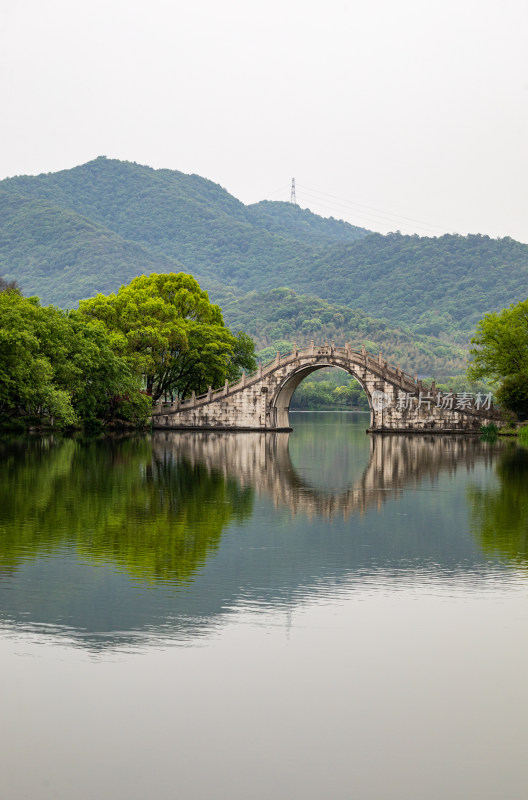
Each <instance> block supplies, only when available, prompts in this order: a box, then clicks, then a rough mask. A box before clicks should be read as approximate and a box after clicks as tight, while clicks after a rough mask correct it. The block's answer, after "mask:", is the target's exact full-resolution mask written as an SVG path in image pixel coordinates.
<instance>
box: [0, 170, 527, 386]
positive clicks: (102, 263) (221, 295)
mask: <svg viewBox="0 0 528 800" xmlns="http://www.w3.org/2000/svg"><path fill="white" fill-rule="evenodd" d="M0 219H1V222H0V274H3V275H4V276H5V277H6V278H7V279H16V280H17V281H18V282H19V283H20V285H21V287H22V290H23V291H24V292H25V293H26V294H33V293H35V294H38V295H39V297H41V298H42V301H43V302H44V303H50V302H52V303H54V304H57V305H59V306H60V307H63V308H71V307H73V306H74V305H76V303H77V301H78V300H79V299H82V298H86V297H90V296H92V295H93V294H95V293H96V292H103V293H106V294H108V293H110V292H115V291H117V289H118V288H119V286H120V285H121V284H123V283H128V282H129V281H130V280H132V278H134V277H135V276H137V275H141V274H149V273H150V272H153V271H154V272H158V273H161V272H175V273H177V272H180V271H185V272H188V273H192V274H193V275H195V276H196V277H197V279H198V281H199V282H200V285H201V286H202V287H203V288H204V289H206V290H207V291H208V292H209V295H210V297H211V299H212V300H213V301H214V302H215V303H218V304H220V305H221V306H222V307H223V308H224V309H225V310H226V315H227V318H228V320H229V324H230V325H231V326H233V325H235V327H242V328H244V329H247V326H246V325H242V324H241V323H239V320H242V318H243V317H244V316H245V317H246V318H247V317H248V314H244V307H247V308H250V307H254V306H255V302H256V301H255V296H254V294H253V292H264V293H269V292H270V290H272V289H276V288H277V287H280V286H288V287H289V288H290V289H293V290H294V291H295V292H297V293H299V294H300V295H302V296H303V302H305V296H306V295H309V296H311V297H313V298H322V299H323V300H324V301H325V303H326V306H325V309H324V310H320V313H319V311H318V310H317V309H315V310H307V312H306V313H305V314H304V315H303V314H302V313H299V314H292V313H290V311H291V309H289V308H288V303H283V302H280V303H279V308H277V307H276V306H275V305H273V304H269V305H268V306H266V304H265V303H261V304H259V308H258V309H255V310H256V311H258V318H259V322H258V325H257V324H255V326H254V331H251V332H252V333H253V335H255V337H256V338H257V340H258V342H259V346H261V347H262V346H265V345H266V344H273V343H276V342H278V341H280V340H282V341H288V342H291V341H292V340H298V342H299V343H301V342H302V341H304V340H305V339H306V338H310V337H311V334H312V332H313V336H314V337H316V338H318V336H321V337H323V338H325V337H328V338H329V339H331V338H335V339H336V340H338V341H340V342H342V341H343V339H346V338H350V339H354V340H358V339H359V332H361V338H364V336H365V332H363V331H358V337H357V338H356V336H355V330H356V328H355V325H356V323H355V321H354V320H353V319H352V320H350V321H345V322H343V321H342V320H341V317H343V316H346V315H344V314H343V310H342V309H343V308H345V307H347V308H349V309H354V312H352V313H353V316H355V317H356V318H358V315H359V312H358V309H361V310H362V311H363V312H364V315H365V316H364V317H362V319H363V322H365V320H367V317H368V316H371V317H372V318H373V320H372V324H371V325H370V332H368V336H367V339H369V340H371V341H372V343H373V344H374V346H375V347H374V349H375V350H377V349H378V347H382V349H383V350H384V351H385V352H387V355H388V356H390V357H391V358H392V355H391V353H392V351H391V350H390V349H389V348H390V346H391V345H390V344H389V342H388V340H389V339H391V337H392V338H393V341H394V346H393V351H394V353H395V355H394V360H400V361H401V362H402V365H404V363H405V366H406V367H407V368H408V369H409V368H410V369H412V370H414V369H415V368H416V369H418V370H420V371H421V370H425V371H428V370H429V369H431V370H436V369H437V368H438V369H440V370H442V371H444V374H445V372H448V373H455V372H456V371H457V370H459V368H460V360H459V355H460V350H459V349H458V348H463V349H464V350H466V349H467V348H468V346H469V339H470V337H471V335H472V333H473V331H474V330H475V328H476V325H477V322H478V320H480V319H481V318H482V317H483V316H484V314H485V313H487V312H490V311H499V310H501V309H502V308H504V307H505V306H507V305H508V304H509V303H512V302H517V301H519V300H520V299H524V298H525V297H526V296H528V246H527V245H525V244H521V243H519V242H516V241H513V240H512V239H509V238H504V239H491V238H489V237H488V236H481V235H471V236H459V235H445V236H440V237H438V238H426V237H419V236H403V235H401V234H400V233H392V234H388V235H386V236H382V235H381V234H375V233H369V232H368V231H366V230H364V229H363V228H359V227H354V226H352V225H349V224H348V223H345V222H342V221H338V220H335V219H323V218H321V217H318V216H317V215H315V214H312V213H311V212H310V211H308V210H303V209H301V208H299V207H298V206H295V205H291V204H290V203H284V202H282V203H280V202H271V201H263V202H261V203H256V204H254V205H250V206H246V205H244V204H243V203H241V202H240V201H239V200H237V199H236V198H235V197H233V196H232V195H230V194H229V193H228V192H227V191H226V190H225V189H223V188H222V187H220V186H219V185H217V184H215V183H213V182H211V181H208V180H206V179H204V178H201V177H199V176H197V175H184V174H183V173H180V172H176V171H172V170H164V169H162V170H154V169H151V168H149V167H144V166H140V165H138V164H134V163H129V162H121V161H117V160H112V159H106V158H104V157H100V158H98V159H95V160H94V161H91V162H89V163H87V164H84V165H82V166H80V167H76V168H74V169H70V170H64V171H62V172H58V173H49V174H43V175H38V176H20V177H15V178H10V179H6V180H4V181H1V182H0ZM263 296H268V297H270V298H271V299H272V300H273V301H274V302H275V301H276V300H280V298H277V296H272V295H269V294H268V295H266V294H265V295H263ZM319 302H320V301H319ZM323 305H324V303H323ZM338 306H339V308H338ZM321 309H322V306H321ZM281 310H282V311H283V312H284V316H283V317H280V312H281ZM331 313H333V315H334V320H333V321H332V320H329V319H323V318H322V317H321V314H322V315H326V316H328V314H331ZM340 315H341V317H340ZM380 319H381V320H385V325H386V327H385V329H384V328H383V327H378V328H377V327H376V326H379V324H380V323H379V320H380ZM310 320H314V322H313V323H311V322H310ZM317 321H320V322H321V327H320V328H318V325H317ZM367 327H368V324H367ZM359 328H361V326H359ZM389 328H392V329H394V330H396V329H398V331H399V333H397V334H395V338H394V337H393V335H392V332H391V333H390V335H389V332H388V331H389ZM378 331H379V333H378ZM384 331H385V333H384ZM411 335H412V337H414V340H415V343H416V348H417V350H418V352H416V350H413V349H412V348H411V347H410V345H409V348H410V349H409V350H408V351H406V349H405V348H406V346H407V345H406V342H407V341H410V338H409V339H407V338H406V337H407V336H409V337H411ZM420 337H423V338H420ZM425 337H433V338H429V339H426V338H425ZM434 340H436V343H435V342H434ZM453 345H455V347H454V348H453ZM438 348H439V349H438ZM415 356H416V357H417V358H418V361H417V362H414V358H415ZM407 359H408V360H407ZM428 359H429V360H428Z"/></svg>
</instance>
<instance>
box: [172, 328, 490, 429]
mask: <svg viewBox="0 0 528 800" xmlns="http://www.w3.org/2000/svg"><path fill="white" fill-rule="evenodd" d="M317 356H334V357H335V356H338V357H340V358H343V360H351V361H353V362H354V363H355V364H357V365H361V366H364V367H365V368H366V369H368V370H369V371H370V372H373V373H374V374H378V375H379V376H380V379H383V380H389V381H390V382H391V383H393V384H395V385H399V386H401V387H402V390H403V391H405V390H406V391H408V392H410V393H412V392H416V391H418V392H420V391H427V392H428V393H430V394H431V395H432V397H433V398H436V397H437V396H438V389H436V388H434V387H422V382H421V380H418V379H417V376H412V375H409V374H408V373H407V372H405V371H404V370H402V369H401V368H400V366H399V365H398V366H396V367H395V366H393V365H391V364H389V363H388V362H387V361H385V359H384V358H383V357H382V355H381V353H378V355H377V356H375V355H373V354H371V353H369V352H367V350H366V349H365V347H362V349H361V351H358V350H352V348H351V347H350V345H349V344H346V345H345V346H344V347H336V346H335V345H334V344H333V343H332V344H331V345H329V344H327V343H326V344H324V345H316V344H315V343H314V342H311V343H310V345H309V346H307V347H299V348H298V347H296V346H294V348H293V350H292V351H291V352H289V353H285V354H284V355H283V354H281V353H279V352H278V353H277V355H276V356H275V358H273V359H271V360H270V361H268V362H266V363H265V364H259V366H258V368H257V369H256V370H255V372H253V373H251V374H250V375H246V374H245V373H242V376H241V378H240V379H239V380H238V381H236V382H235V383H231V384H230V383H228V382H227V381H226V383H225V384H224V386H222V387H221V388H219V389H214V390H213V389H211V388H209V390H208V391H207V392H204V393H203V394H200V395H195V394H194V392H193V394H192V395H191V397H190V398H188V399H186V400H176V401H175V402H174V403H173V404H171V406H172V409H173V410H174V409H175V410H180V409H181V410H183V409H189V408H194V407H196V406H202V405H205V404H207V403H210V402H211V401H212V400H219V399H221V398H222V397H228V396H229V395H231V394H233V393H234V392H237V391H240V390H242V389H244V388H246V387H247V386H250V385H252V384H253V383H255V382H257V381H259V380H261V379H262V378H263V377H265V376H266V375H269V374H270V373H271V372H273V371H274V370H276V369H277V368H278V367H281V366H285V365H287V364H288V363H291V362H292V361H296V360H297V359H299V358H301V359H302V358H306V357H317ZM467 411H468V412H469V413H472V414H477V415H478V416H486V415H489V412H487V411H486V410H485V409H483V408H477V407H475V406H474V404H473V406H472V407H471V408H469V409H467Z"/></svg>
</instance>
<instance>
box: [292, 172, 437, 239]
mask: <svg viewBox="0 0 528 800" xmlns="http://www.w3.org/2000/svg"><path fill="white" fill-rule="evenodd" d="M299 188H300V189H302V191H303V192H307V193H308V194H310V195H312V196H313V197H314V198H315V199H316V200H318V201H320V197H319V196H321V197H323V198H325V199H326V198H330V199H331V200H337V201H338V205H341V206H342V207H345V208H347V209H348V208H350V209H351V210H354V212H355V213H358V212H357V210H356V208H360V209H365V210H366V213H365V211H362V213H361V216H365V217H367V218H372V217H374V218H381V219H385V220H387V221H389V222H390V223H392V222H395V221H396V222H397V220H401V221H402V222H412V223H413V224H415V225H419V226H421V227H425V228H430V229H435V230H437V231H441V232H442V233H445V232H446V228H445V227H442V226H440V225H435V224H434V223H431V222H425V221H424V220H418V219H415V218H413V217H406V216H404V215H402V214H395V213H393V212H390V211H384V210H382V209H379V208H375V207H374V206H367V205H365V204H364V203H358V202H357V201H353V200H345V199H344V198H341V197H337V196H336V195H333V194H330V193H329V192H323V191H321V190H319V189H311V188H310V187H307V186H304V185H302V184H299Z"/></svg>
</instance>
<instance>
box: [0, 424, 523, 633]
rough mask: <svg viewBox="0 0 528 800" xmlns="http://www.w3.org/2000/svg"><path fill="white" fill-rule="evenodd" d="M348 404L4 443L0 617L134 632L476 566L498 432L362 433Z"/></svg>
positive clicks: (26, 623)
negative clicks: (244, 427) (247, 419)
mask: <svg viewBox="0 0 528 800" xmlns="http://www.w3.org/2000/svg"><path fill="white" fill-rule="evenodd" d="M347 416H348V415H342V416H341V415H333V414H328V415H322V416H320V417H319V416H318V417H317V418H316V417H315V415H314V416H310V417H308V415H305V416H304V417H303V421H301V419H300V420H299V422H298V423H297V422H296V425H295V431H294V433H293V434H288V433H266V434H265V433H258V432H252V433H236V434H235V433H233V434H230V433H226V432H223V433H215V432H185V431H178V432H175V431H160V432H156V433H155V434H154V435H153V436H152V437H139V438H124V439H121V440H120V439H110V440H99V441H92V442H79V441H74V440H60V439H56V440H53V439H49V440H33V441H31V442H29V443H27V442H26V443H23V442H21V443H18V444H14V445H13V446H10V445H8V444H6V443H5V442H4V443H0V455H2V458H0V529H1V531H2V536H1V537H0V626H1V627H2V628H4V630H5V629H7V630H10V631H15V632H20V631H24V630H30V631H35V630H36V631H38V633H39V634H45V635H46V636H49V635H57V636H59V637H61V638H63V637H66V638H70V639H72V640H73V641H75V642H77V643H79V644H82V646H86V647H88V648H90V649H104V648H107V647H121V646H134V647H135V646H137V645H141V644H142V643H145V642H149V641H154V642H156V641H158V640H159V639H160V638H173V637H174V638H176V639H177V640H180V639H183V638H185V639H189V638H195V637H197V636H201V635H202V634H204V633H206V632H207V631H208V630H210V629H211V626H213V627H214V626H215V625H218V624H221V620H223V618H224V617H225V615H226V614H229V613H230V612H231V610H236V609H237V608H240V607H241V606H242V607H252V608H255V607H263V608H266V609H274V610H280V609H281V608H282V609H286V608H287V609H291V608H292V607H294V606H295V605H296V604H297V603H303V602H306V601H307V600H308V599H309V598H310V596H316V595H317V596H320V595H321V593H322V594H323V595H324V594H325V593H327V592H330V593H331V592H333V591H337V590H338V589H337V587H339V586H349V585H351V582H354V581H357V582H358V585H361V586H364V585H366V584H369V582H370V584H372V585H376V584H377V583H379V581H380V580H385V579H380V576H383V575H385V576H389V577H387V578H386V580H388V581H390V582H394V581H398V580H401V579H403V580H413V576H415V575H416V574H417V573H419V574H421V575H422V576H424V575H432V576H433V578H434V576H440V579H441V580H445V579H446V576H449V575H451V576H456V575H460V574H461V573H464V574H465V573H466V572H468V571H471V570H477V571H479V570H482V569H484V570H485V569H487V568H488V567H487V563H488V562H489V556H487V555H485V554H483V552H482V549H483V547H484V546H485V542H484V540H481V537H480V536H479V531H480V530H481V529H483V525H484V521H483V520H480V518H479V519H478V520H477V522H478V530H474V531H473V532H472V531H471V530H470V527H469V526H468V520H469V519H470V514H471V510H472V508H473V507H474V506H475V505H476V506H477V507H478V508H482V509H483V511H486V513H487V519H488V518H489V514H488V511H487V509H488V506H489V503H488V504H487V505H486V498H492V499H493V498H495V494H490V492H492V491H493V492H494V491H495V487H496V479H495V473H497V475H498V476H499V477H500V475H501V473H500V471H496V470H495V469H493V470H491V469H490V466H492V465H493V466H495V463H497V464H498V467H499V470H500V465H501V463H502V461H503V460H504V456H505V453H506V452H507V450H508V448H507V446H505V445H503V443H501V442H500V443H497V444H496V445H493V446H489V445H488V444H486V443H484V442H481V441H480V440H479V439H476V438H474V437H453V436H450V437H443V436H435V435H426V434H424V435H417V434H414V435H408V436H406V435H393V436H391V437H380V436H367V435H365V431H364V426H362V425H361V424H357V425H354V424H350V416H348V419H347ZM339 419H341V420H342V424H341V427H339V425H340V423H339ZM317 426H319V427H317ZM325 459H326V461H325ZM517 466H518V465H517V462H516V464H515V467H516V469H517ZM525 468H526V469H525V472H524V474H528V473H527V472H526V470H528V464H525ZM449 476H451V477H452V476H456V480H455V481H453V480H450V477H449ZM488 484H489V486H488ZM437 490H438V491H437ZM468 492H469V494H468ZM471 492H473V493H471ZM479 492H480V494H479ZM501 498H502V495H500V497H499V498H498V501H499V500H501ZM394 500H396V501H397V502H393V501H394ZM498 501H497V502H498ZM506 502H507V498H506ZM495 505H497V503H495ZM499 505H500V508H501V509H502V508H503V506H504V503H502V501H501V503H499ZM493 508H495V506H494V507H493ZM378 512H379V513H378ZM473 516H474V517H475V512H474V511H473ZM307 518H310V520H311V523H310V524H306V521H307ZM501 518H502V517H501ZM475 519H476V517H475ZM486 541H488V542H489V541H490V539H489V537H488V539H487V540H486ZM499 546H500V547H498V546H497V542H494V543H493V547H494V549H495V551H497V550H501V551H502V552H504V553H507V552H508V551H507V548H508V545H507V543H505V542H502V541H501V542H500V543H499ZM434 579H436V578H434ZM145 587H148V589H149V591H145Z"/></svg>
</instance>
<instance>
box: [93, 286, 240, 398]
mask: <svg viewBox="0 0 528 800" xmlns="http://www.w3.org/2000/svg"><path fill="white" fill-rule="evenodd" d="M79 310H80V313H81V315H83V316H84V317H85V318H87V319H92V320H97V321H98V322H100V323H102V324H103V325H104V328H105V330H106V332H107V334H108V336H109V337H110V341H111V343H112V347H113V349H114V351H115V352H116V353H117V354H119V355H120V356H122V357H123V358H124V359H125V360H126V362H127V363H128V364H129V365H130V367H131V368H132V369H133V370H134V372H135V373H136V374H139V375H142V376H144V380H145V383H146V387H147V393H148V394H151V395H152V397H153V399H154V400H158V399H159V398H160V397H161V396H162V395H167V394H168V395H171V396H173V397H174V396H178V397H180V398H184V397H186V396H188V395H189V394H190V393H191V392H193V391H194V392H196V393H197V394H201V393H203V392H205V391H207V388H208V386H213V387H215V388H216V387H218V386H220V385H221V384H222V383H223V382H224V381H225V380H226V379H228V380H235V379H236V378H237V377H238V374H239V371H240V370H242V369H246V370H250V371H251V370H253V369H255V368H256V362H255V357H254V345H253V342H252V341H251V339H250V338H249V337H248V336H246V335H245V334H243V333H239V334H238V335H237V336H235V335H234V334H233V333H231V331H230V330H229V329H228V328H226V326H225V325H224V321H223V318H222V312H221V310H220V308H219V306H217V305H214V304H212V303H210V302H209V298H208V295H207V292H205V291H202V289H200V286H199V285H198V283H197V281H196V280H195V279H194V278H193V277H192V276H191V275H187V274H185V273H183V272H180V273H177V274H176V273H173V272H172V273H168V274H162V275H158V274H156V273H152V274H151V275H149V276H146V275H142V276H140V277H138V278H134V280H133V281H132V282H131V283H130V284H129V285H128V286H122V287H121V288H120V289H119V291H118V292H117V294H110V295H108V296H105V295H103V294H98V295H97V296H96V297H94V298H92V299H91V300H83V301H82V302H81V303H80V307H79Z"/></svg>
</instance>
